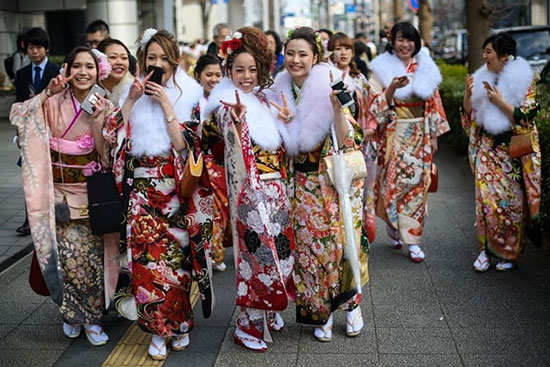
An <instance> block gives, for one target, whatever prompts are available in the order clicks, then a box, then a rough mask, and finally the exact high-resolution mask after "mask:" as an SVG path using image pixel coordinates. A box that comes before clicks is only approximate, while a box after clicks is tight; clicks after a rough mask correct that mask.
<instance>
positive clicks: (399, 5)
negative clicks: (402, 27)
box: [393, 0, 403, 24]
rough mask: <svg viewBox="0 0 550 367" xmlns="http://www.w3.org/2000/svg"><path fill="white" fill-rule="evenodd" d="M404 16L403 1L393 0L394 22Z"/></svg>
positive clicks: (397, 21)
mask: <svg viewBox="0 0 550 367" xmlns="http://www.w3.org/2000/svg"><path fill="white" fill-rule="evenodd" d="M401 18H403V1H402V0H393V23H394V24H395V23H399V22H400V21H401Z"/></svg>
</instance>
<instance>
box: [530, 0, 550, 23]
mask: <svg viewBox="0 0 550 367" xmlns="http://www.w3.org/2000/svg"><path fill="white" fill-rule="evenodd" d="M549 22H550V1H549V0H532V1H531V24H532V25H548V24H549Z"/></svg>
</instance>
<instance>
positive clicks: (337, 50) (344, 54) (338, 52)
mask: <svg viewBox="0 0 550 367" xmlns="http://www.w3.org/2000/svg"><path fill="white" fill-rule="evenodd" d="M332 55H333V56H332V57H333V60H334V62H335V63H336V65H337V66H338V68H340V69H345V68H347V67H348V66H349V64H350V62H351V60H352V59H353V50H352V49H351V47H349V46H347V45H336V46H335V47H334V51H332Z"/></svg>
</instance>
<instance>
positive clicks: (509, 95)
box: [472, 57, 534, 135]
mask: <svg viewBox="0 0 550 367" xmlns="http://www.w3.org/2000/svg"><path fill="white" fill-rule="evenodd" d="M473 77H474V86H473V88H472V108H473V109H474V114H475V120H476V123H477V125H478V126H483V128H484V129H485V130H486V131H487V132H489V133H491V134H493V135H498V134H501V133H503V132H505V131H508V130H510V128H511V127H512V124H511V122H510V119H509V118H508V117H506V115H505V114H504V113H503V112H502V110H501V109H500V108H499V107H498V106H496V105H494V104H492V103H491V102H489V99H488V98H487V93H486V92H485V88H484V86H483V82H484V81H486V82H488V83H489V84H491V85H492V86H494V85H496V86H497V88H498V89H499V90H500V93H501V94H502V98H504V100H505V101H506V102H508V103H509V104H511V105H512V106H514V107H519V105H520V104H521V103H522V102H523V99H524V98H525V94H526V93H527V89H528V88H529V86H530V85H531V83H532V82H533V77H534V74H533V70H531V66H530V65H529V63H528V62H527V61H526V60H525V59H524V58H522V57H516V59H515V60H514V61H508V62H507V63H506V64H505V65H504V68H503V69H502V71H501V72H500V73H499V74H496V73H493V72H491V71H489V70H488V69H487V65H483V66H482V67H480V68H479V69H478V70H477V71H476V72H475V73H474V75H473Z"/></svg>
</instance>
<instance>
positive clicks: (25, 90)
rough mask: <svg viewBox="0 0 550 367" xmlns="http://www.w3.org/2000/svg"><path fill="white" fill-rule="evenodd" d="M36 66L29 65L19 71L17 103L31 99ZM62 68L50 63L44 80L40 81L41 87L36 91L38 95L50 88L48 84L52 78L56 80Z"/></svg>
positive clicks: (47, 64)
mask: <svg viewBox="0 0 550 367" xmlns="http://www.w3.org/2000/svg"><path fill="white" fill-rule="evenodd" d="M33 68H34V64H33V63H30V64H29V65H27V66H25V67H23V68H21V69H19V70H17V74H15V96H16V99H15V101H16V102H23V101H26V100H27V99H29V98H30V97H31V92H30V88H32V79H33V76H34V75H33V74H34V70H33ZM59 68H60V66H59V65H57V64H54V63H53V62H50V61H48V62H47V63H46V67H45V68H44V72H43V73H42V79H40V87H39V88H38V90H37V91H36V94H38V93H40V92H42V90H44V88H46V87H47V86H48V83H49V82H50V80H51V79H52V78H55V77H56V76H57V75H58V74H59Z"/></svg>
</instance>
